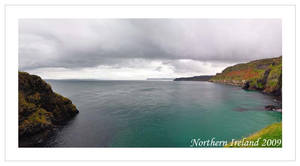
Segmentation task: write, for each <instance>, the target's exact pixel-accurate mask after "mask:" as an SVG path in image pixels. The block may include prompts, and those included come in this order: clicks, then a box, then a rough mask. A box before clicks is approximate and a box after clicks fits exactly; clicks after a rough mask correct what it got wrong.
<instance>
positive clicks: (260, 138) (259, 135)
mask: <svg viewBox="0 0 300 166" xmlns="http://www.w3.org/2000/svg"><path fill="white" fill-rule="evenodd" d="M240 141H241V140H240ZM242 141H243V142H249V145H246V144H242V143H241V142H239V141H235V142H230V143H229V144H227V145H226V146H225V147H282V122H280V123H274V124H271V125H269V126H267V127H265V128H263V129H261V130H260V131H258V132H256V133H254V134H252V135H250V136H248V137H246V138H243V139H242ZM255 141H256V142H257V144H255V145H254V146H253V145H251V144H250V142H255ZM239 143H240V144H239Z"/></svg>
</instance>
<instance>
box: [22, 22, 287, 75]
mask: <svg viewBox="0 0 300 166" xmlns="http://www.w3.org/2000/svg"><path fill="white" fill-rule="evenodd" d="M281 41H282V39H281V21H280V20H279V19H251V20H250V19H242V20H241V19H22V20H20V21H19V69H20V70H22V71H28V72H30V73H33V74H38V75H40V76H42V77H43V78H52V79H64V78H66V79H69V78H79V79H80V78H93V79H117V80H118V79H146V78H149V77H164V78H168V77H169V78H174V77H181V76H194V75H203V74H215V73H216V72H221V71H222V70H223V69H224V68H225V67H227V66H229V65H233V64H236V63H241V62H248V61H251V60H255V59H262V58H269V57H278V56H280V55H281Z"/></svg>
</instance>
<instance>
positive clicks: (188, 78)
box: [174, 75, 213, 81]
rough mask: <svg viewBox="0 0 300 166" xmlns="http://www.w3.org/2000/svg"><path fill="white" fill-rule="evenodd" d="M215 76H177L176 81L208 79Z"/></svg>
mask: <svg viewBox="0 0 300 166" xmlns="http://www.w3.org/2000/svg"><path fill="white" fill-rule="evenodd" d="M212 77H213V76H209V75H208V76H194V77H180V78H175V79H174V81H208V80H209V79H211V78H212Z"/></svg>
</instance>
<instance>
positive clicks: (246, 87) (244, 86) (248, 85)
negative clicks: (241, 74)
mask: <svg viewBox="0 0 300 166" xmlns="http://www.w3.org/2000/svg"><path fill="white" fill-rule="evenodd" d="M249 87H250V82H249V81H247V82H246V83H245V84H244V85H243V86H242V88H243V89H244V90H248V89H249Z"/></svg>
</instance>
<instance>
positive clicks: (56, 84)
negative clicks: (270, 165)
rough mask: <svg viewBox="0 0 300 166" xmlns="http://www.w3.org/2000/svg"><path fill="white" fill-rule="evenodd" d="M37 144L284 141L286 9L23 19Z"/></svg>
mask: <svg viewBox="0 0 300 166" xmlns="http://www.w3.org/2000/svg"><path fill="white" fill-rule="evenodd" d="M18 51H19V59H18V61H19V62H18V137H19V140H18V143H19V145H18V146H19V147H20V148H26V147H53V148H56V147H96V148H97V147H98V148H102V147H107V148H109V147H111V148H112V147H124V148H131V147H132V148H147V147H153V148H155V147H157V148H180V147H182V148H282V147H283V146H284V145H282V112H283V110H282V59H283V56H284V55H282V23H281V19H175V18H172V19H166V18H161V19H152V18H144V19H133V18H128V19H19V50H18Z"/></svg>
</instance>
